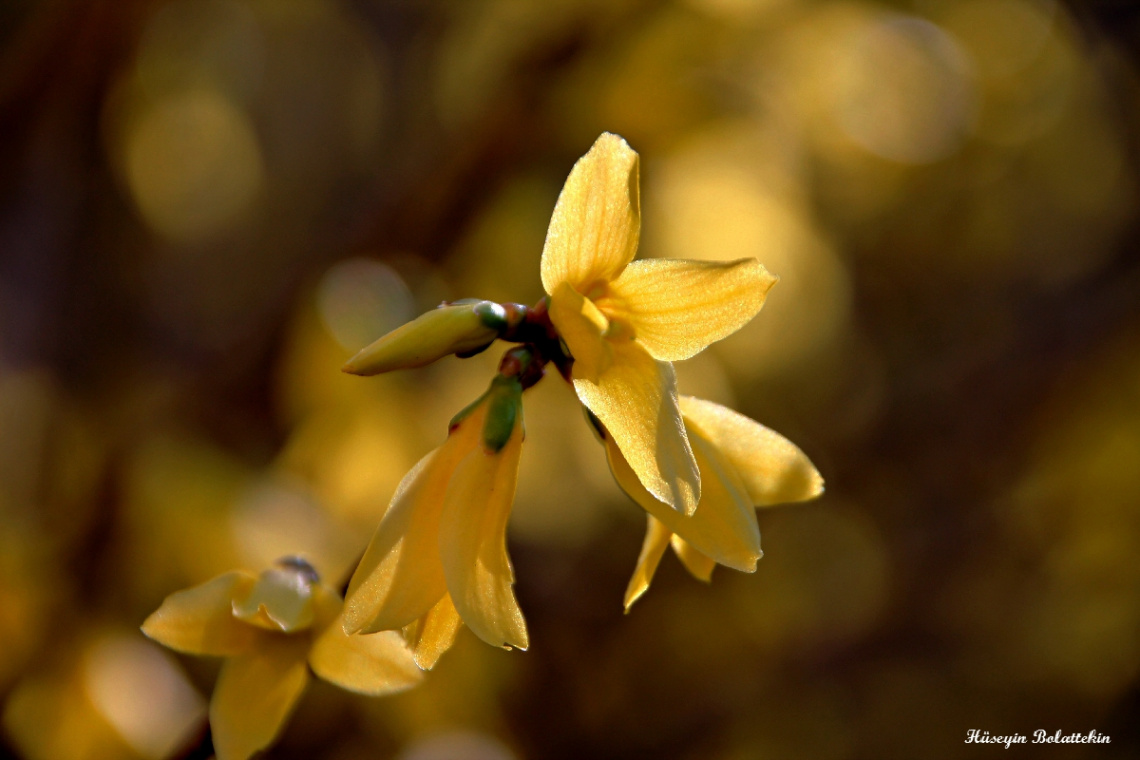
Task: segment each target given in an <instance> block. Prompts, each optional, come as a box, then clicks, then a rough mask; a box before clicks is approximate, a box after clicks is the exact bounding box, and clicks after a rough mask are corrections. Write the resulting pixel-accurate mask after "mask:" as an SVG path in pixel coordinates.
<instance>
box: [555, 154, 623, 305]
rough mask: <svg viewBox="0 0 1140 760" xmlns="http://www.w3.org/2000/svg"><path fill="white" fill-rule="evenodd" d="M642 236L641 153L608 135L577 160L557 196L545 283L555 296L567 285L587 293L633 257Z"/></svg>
mask: <svg viewBox="0 0 1140 760" xmlns="http://www.w3.org/2000/svg"><path fill="white" fill-rule="evenodd" d="M640 234H641V204H640V199H639V191H638V157H637V153H635V152H634V151H633V150H632V149H631V148H630V147H629V145H627V144H626V142H625V140H623V139H621V138H620V137H618V136H617V135H611V134H609V133H604V134H602V136H601V137H599V138H598V139H597V141H595V142H594V145H593V147H592V148H590V151H589V153H587V154H586V155H584V156H582V157H581V158H580V159H578V162H577V163H576V164H574V168H573V169H572V170H571V171H570V176H569V177H567V178H566V184H565V185H564V186H563V187H562V193H561V194H560V195H559V196H558V203H557V204H556V205H555V206H554V215H553V216H552V217H551V219H550V228H549V229H548V230H547V232H546V244H545V245H544V246H543V248H542V286H543V287H544V288H546V292H547V293H549V294H551V295H553V294H554V291H555V289H556V288H557V287H558V286H559V285H561V284H562V283H569V284H570V285H571V286H573V287H574V288H576V289H577V290H579V291H581V292H583V293H586V294H587V295H589V293H588V292H587V291H588V289H589V288H590V287H592V286H593V285H594V284H596V283H604V282H608V281H609V280H612V279H613V278H615V277H617V275H618V274H619V273H620V272H621V270H622V269H623V268H624V267H625V265H626V264H628V263H629V262H630V261H632V260H633V257H634V256H635V255H636V254H637V241H638V238H639V236H640Z"/></svg>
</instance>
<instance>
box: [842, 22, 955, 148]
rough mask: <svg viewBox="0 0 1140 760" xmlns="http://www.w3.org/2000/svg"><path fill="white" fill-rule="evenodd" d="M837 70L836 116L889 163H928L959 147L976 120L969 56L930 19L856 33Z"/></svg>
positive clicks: (874, 25) (873, 25)
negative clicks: (969, 76) (974, 117)
mask: <svg viewBox="0 0 1140 760" xmlns="http://www.w3.org/2000/svg"><path fill="white" fill-rule="evenodd" d="M838 56H839V61H838V62H837V64H838V65H836V66H835V68H833V69H832V76H831V83H830V84H831V87H830V90H829V93H828V94H829V97H830V100H831V108H832V112H833V116H834V118H835V119H836V120H837V121H838V123H839V125H840V128H841V129H842V130H843V132H844V133H845V134H846V135H847V136H848V137H850V138H851V139H852V140H854V141H855V142H856V143H858V144H859V145H861V146H862V147H864V148H865V149H867V150H869V151H871V152H872V153H874V154H876V155H878V156H881V157H883V158H887V159H891V160H893V161H899V162H900V163H907V164H925V163H930V162H932V161H937V160H939V159H941V158H945V157H946V156H948V155H950V154H951V153H952V152H953V151H954V150H956V149H957V148H958V146H959V145H960V144H961V140H962V136H963V134H964V133H965V132H966V129H967V126H968V125H969V123H970V121H971V119H972V115H973V92H972V89H971V85H970V80H969V78H968V77H967V72H968V67H967V63H966V58H965V56H964V55H963V54H962V52H961V50H960V49H959V48H958V46H957V44H956V43H955V42H954V41H953V40H952V39H951V38H950V37H949V36H948V35H947V34H946V33H945V32H943V31H942V30H941V29H939V28H938V27H937V26H935V25H934V24H931V23H930V22H928V21H923V20H921V19H917V18H911V17H906V16H893V15H892V16H885V17H883V18H879V19H875V20H870V21H869V22H868V23H867V24H865V25H863V26H861V27H859V28H857V29H855V30H853V33H852V34H851V35H850V36H848V37H847V38H846V39H845V40H844V44H843V46H842V49H841V52H839V53H838Z"/></svg>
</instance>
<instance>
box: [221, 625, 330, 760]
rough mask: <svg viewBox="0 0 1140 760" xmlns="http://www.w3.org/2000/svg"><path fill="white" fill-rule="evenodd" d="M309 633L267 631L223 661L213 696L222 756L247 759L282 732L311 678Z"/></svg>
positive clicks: (235, 759)
mask: <svg viewBox="0 0 1140 760" xmlns="http://www.w3.org/2000/svg"><path fill="white" fill-rule="evenodd" d="M308 644H309V639H308V637H307V636H271V635H267V636H265V637H264V639H263V640H262V641H261V642H259V645H258V647H257V649H256V650H254V651H253V652H251V653H249V654H245V655H239V656H238V657H231V658H229V659H228V660H226V662H225V664H224V665H222V670H221V673H219V674H218V682H217V684H216V685H215V686H214V696H213V698H211V700H210V729H211V732H212V733H213V739H214V750H215V752H217V756H218V760H246V758H248V757H249V756H250V755H252V754H253V753H254V752H257V751H258V750H260V749H263V748H265V747H267V746H269V744H270V743H271V742H272V741H273V740H274V739H275V738H276V737H277V734H278V733H280V731H281V727H282V726H283V725H284V724H285V720H286V718H288V717H289V713H290V712H291V711H292V710H293V707H294V706H295V705H296V704H297V700H298V699H300V697H301V693H302V692H303V691H304V690H305V684H306V683H308V681H309V668H308V666H307V665H306V664H305V652H306V649H307V648H308Z"/></svg>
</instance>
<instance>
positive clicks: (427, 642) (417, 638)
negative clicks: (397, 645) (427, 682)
mask: <svg viewBox="0 0 1140 760" xmlns="http://www.w3.org/2000/svg"><path fill="white" fill-rule="evenodd" d="M461 625H463V621H462V620H461V619H460V617H459V612H458V611H457V610H456V609H455V604H454V603H453V602H452V601H451V595H450V594H444V595H443V598H442V599H440V600H439V603H438V604H436V605H435V606H434V607H432V608H431V609H430V610H428V613H427V614H426V615H424V616H423V617H422V618H420V619H419V620H417V621H416V622H414V623H412V624H411V625H409V626H407V627H406V628H404V638H406V639H407V640H408V642H409V643H410V644H411V646H412V650H413V653H414V655H415V659H416V664H417V665H419V666H420V667H421V668H423V669H424V670H431V669H432V668H434V667H435V664H436V663H437V662H439V658H440V657H442V656H443V653H444V652H446V651H447V650H448V649H451V645H452V644H454V643H455V636H456V634H458V633H459V628H460V626H461Z"/></svg>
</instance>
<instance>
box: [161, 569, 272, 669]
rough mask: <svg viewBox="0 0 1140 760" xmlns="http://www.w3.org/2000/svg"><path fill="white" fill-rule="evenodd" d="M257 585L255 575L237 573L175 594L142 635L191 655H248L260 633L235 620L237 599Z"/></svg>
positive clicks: (222, 576)
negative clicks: (235, 597) (234, 613)
mask: <svg viewBox="0 0 1140 760" xmlns="http://www.w3.org/2000/svg"><path fill="white" fill-rule="evenodd" d="M253 584H254V577H253V575H251V574H249V573H244V572H233V573H226V574H225V575H219V576H218V577H217V578H214V579H213V580H210V581H206V582H205V583H203V584H201V585H200V586H194V587H193V588H188V589H186V590H185V591H179V592H177V593H174V594H171V595H170V596H168V597H166V599H165V600H163V602H162V605H161V606H160V607H159V608H158V609H157V610H156V611H155V612H154V613H153V614H151V616H150V617H148V618H147V619H146V622H144V623H143V624H142V632H143V633H145V634H146V635H147V636H149V637H150V638H152V639H154V640H155V641H157V642H159V643H160V644H165V645H166V646H168V647H170V648H171V649H177V650H178V651H179V652H186V653H187V654H200V655H208V656H216V657H228V656H229V655H234V654H240V653H242V652H245V651H247V650H248V649H249V648H250V647H252V646H253V643H254V642H255V641H256V640H257V638H258V636H259V635H260V632H259V631H258V630H257V629H256V628H254V627H253V626H250V625H248V624H246V623H243V622H241V621H240V620H237V619H235V618H234V615H233V599H234V596H235V595H241V594H244V593H247V592H248V591H249V589H251V588H253Z"/></svg>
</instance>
